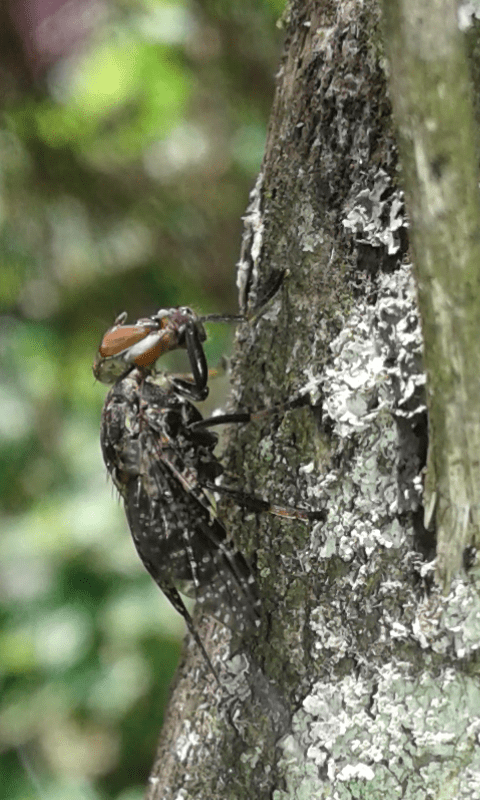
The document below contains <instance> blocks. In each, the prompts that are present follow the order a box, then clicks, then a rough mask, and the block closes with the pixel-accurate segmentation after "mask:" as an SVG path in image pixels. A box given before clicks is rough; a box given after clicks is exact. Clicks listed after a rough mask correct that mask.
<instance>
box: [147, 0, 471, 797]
mask: <svg viewBox="0 0 480 800" xmlns="http://www.w3.org/2000/svg"><path fill="white" fill-rule="evenodd" d="M289 14H290V16H289V19H288V21H287V35H286V43H285V53H284V57H283V60H282V63H281V66H280V70H279V73H278V81H277V93H276V98H275V102H274V107H273V110H272V117H271V125H270V130H269V136H268V142H267V148H266V154H265V159H264V163H263V167H262V171H261V174H260V176H259V179H258V181H257V185H256V187H255V189H254V191H253V193H252V197H251V202H250V206H249V210H248V212H247V215H246V219H245V238H244V247H243V251H242V256H241V262H240V284H241V289H242V296H243V298H244V299H245V303H246V305H247V307H249V308H251V307H252V306H253V307H255V306H256V304H257V303H258V302H259V299H260V298H261V296H262V292H263V290H264V287H265V286H266V285H267V286H268V283H269V277H270V276H271V275H272V274H278V271H281V270H285V269H287V270H288V274H287V275H286V276H285V279H284V281H283V284H282V286H281V288H280V290H279V292H278V293H277V295H275V297H274V298H273V299H271V300H270V301H269V303H268V304H267V306H266V308H265V310H264V313H263V314H261V315H259V316H258V317H256V318H255V319H254V320H253V321H252V322H250V323H249V324H245V325H243V326H242V327H241V328H240V329H239V331H238V335H237V342H236V352H235V363H234V371H233V388H232V396H231V405H232V407H242V408H243V407H245V406H247V407H257V408H258V407H261V406H265V405H267V406H269V405H275V404H279V403H282V402H285V401H286V400H288V399H291V398H293V397H295V396H298V395H299V394H303V395H304V396H308V398H309V399H310V405H309V406H308V407H306V408H302V409H297V410H295V411H289V412H287V413H285V414H283V415H278V416H277V417H275V416H272V417H265V418H262V419H261V420H259V422H258V423H255V424H249V425H245V426H242V427H239V428H237V429H233V428H232V429H231V430H230V432H229V441H228V446H227V450H226V453H225V457H224V460H225V462H226V464H227V466H228V469H229V471H230V472H231V473H233V474H235V475H237V476H239V480H240V481H241V485H242V487H243V488H244V489H245V490H247V491H252V492H255V493H256V494H261V495H263V496H265V497H268V498H269V499H272V500H274V501H275V502H278V503H281V502H282V501H283V502H285V503H288V504H291V505H305V506H308V507H310V508H324V509H325V511H326V519H325V521H324V522H319V523H316V524H314V525H313V524H312V525H305V524H304V523H301V522H298V521H286V520H279V519H276V518H267V517H266V516H265V517H263V518H260V517H257V518H256V517H252V516H251V515H248V514H246V512H244V511H243V512H242V511H241V510H236V509H231V508H227V507H225V509H224V511H225V518H226V519H228V525H229V529H230V530H231V531H232V534H233V536H234V537H235V540H236V542H237V543H238V544H239V545H240V546H241V548H242V549H243V551H244V552H245V554H246V555H248V556H250V557H251V558H252V559H254V561H255V564H256V573H257V576H258V582H259V586H260V591H261V596H262V606H263V619H262V625H261V628H260V630H259V631H250V632H249V634H248V636H246V637H245V638H244V639H243V640H242V641H240V640H239V639H238V638H235V637H234V639H233V641H229V636H230V634H229V633H227V632H226V631H225V630H224V629H222V628H221V626H219V625H215V624H214V623H213V622H211V621H203V623H202V626H201V628H200V633H201V635H202V636H203V638H204V640H205V641H206V642H207V647H208V649H209V652H210V653H211V656H212V659H213V660H214V662H215V664H216V666H217V668H218V670H219V672H220V674H221V676H222V680H223V683H224V690H223V692H222V691H220V690H218V689H217V687H216V686H215V685H214V683H213V681H212V680H211V678H210V677H209V676H208V675H206V673H205V669H204V665H203V664H202V662H201V660H200V657H199V655H198V653H196V651H195V650H194V649H193V647H192V645H191V643H190V645H189V650H188V652H187V655H186V659H185V661H184V663H183V665H182V668H181V670H180V672H179V676H178V680H177V684H176V687H175V690H174V692H173V695H172V699H171V704H170V710H169V715H168V718H167V721H166V724H165V728H164V730H163V732H162V740H161V743H160V747H159V752H158V757H157V761H156V764H155V766H154V771H153V773H152V778H151V785H150V789H149V793H148V797H149V800H160V798H161V799H162V800H170V798H172V799H173V798H182V800H193V799H194V798H195V800H202V798H205V800H207V798H208V800H217V799H218V800H220V798H221V799H222V800H225V798H238V799H240V798H242V800H245V798H256V799H257V798H259V799H260V800H263V799H264V798H265V800H267V798H269V799H271V798H274V800H287V799H289V798H297V799H298V800H300V798H308V800H311V799H312V798H315V800H319V799H320V798H327V797H328V798H332V797H333V798H341V799H342V800H343V798H358V797H362V798H368V799H369V800H373V799H375V800H377V799H378V800H380V799H381V798H389V800H392V798H396V797H398V798H400V797H401V798H404V799H405V798H408V799H409V800H419V798H423V797H425V798H426V797H432V798H440V797H441V798H456V799H458V798H462V800H463V798H471V799H472V800H473V799H474V798H478V797H479V796H480V747H479V745H478V735H479V733H480V684H479V681H478V678H477V674H476V673H477V666H476V651H477V648H478V646H479V644H480V602H479V599H478V596H477V592H476V589H475V584H474V580H473V577H472V576H471V575H470V576H469V577H468V578H467V577H466V576H463V577H457V578H455V580H454V581H453V583H452V587H451V591H450V594H449V595H448V596H447V597H445V596H443V594H442V593H441V591H440V589H439V588H438V587H437V585H436V584H435V582H434V579H433V575H434V569H435V566H434V560H433V559H434V554H435V550H434V539H433V537H432V535H431V534H430V533H429V532H428V531H426V530H425V528H424V527H423V522H422V520H423V508H422V491H423V487H422V484H423V469H424V466H425V462H426V450H427V415H426V405H425V376H424V373H423V367H422V339H421V333H420V324H419V316H418V312H417V306H416V293H415V287H414V283H413V277H412V269H411V265H410V261H409V250H408V236H407V222H406V219H405V211H404V206H403V194H402V190H401V188H400V187H399V185H398V169H397V150H396V144H395V139H394V131H393V126H392V116H391V110H390V103H389V99H388V96H387V89H386V78H385V74H384V63H385V62H384V58H383V50H382V40H381V30H380V19H379V6H378V4H377V2H374V0H367V1H366V2H364V3H360V2H354V0H334V1H332V2H329V1H328V0H322V2H320V0H309V1H308V2H300V0H297V2H294V3H293V5H292V7H291V8H290V12H289ZM229 648H230V649H229ZM232 652H233V653H235V655H233V656H232V655H231V653H232Z"/></svg>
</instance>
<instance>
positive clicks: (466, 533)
mask: <svg viewBox="0 0 480 800" xmlns="http://www.w3.org/2000/svg"><path fill="white" fill-rule="evenodd" d="M384 7H385V19H386V30H387V44H388V52H389V60H390V73H391V87H392V98H393V102H394V107H395V112H396V119H397V121H398V129H399V144H400V146H401V155H402V164H403V168H404V184H405V190H406V196H407V200H408V209H409V215H410V219H411V220H412V246H413V249H414V263H415V272H416V279H417V286H418V298H419V304H420V311H421V316H422V328H423V331H424V336H425V366H426V370H427V374H428V393H427V402H428V417H429V434H430V437H429V458H428V464H429V466H428V476H427V482H426V493H425V507H426V525H427V527H428V526H429V523H430V519H432V518H433V519H434V520H435V522H436V529H437V539H438V545H437V556H438V557H437V572H438V575H439V577H440V579H441V580H442V582H443V583H444V585H445V586H446V587H447V588H448V586H449V584H450V580H451V577H452V575H455V574H456V573H457V572H458V570H459V568H460V566H461V564H462V559H463V553H464V550H465V547H466V546H467V545H472V544H474V545H477V546H478V544H479V543H480V520H479V509H480V457H479V453H480V409H479V403H478V399H479V397H480V370H479V369H478V355H477V350H478V348H477V339H478V323H479V320H480V201H479V196H478V160H477V154H476V151H475V139H476V137H475V133H474V108H473V98H472V92H471V85H470V79H469V70H468V62H467V57H466V46H465V42H464V38H465V37H464V36H463V35H462V34H461V33H460V31H459V28H458V22H457V3H456V2H454V0H428V2H424V3H422V6H421V8H420V7H419V6H418V4H417V3H416V2H415V1H414V0H412V1H411V0H384Z"/></svg>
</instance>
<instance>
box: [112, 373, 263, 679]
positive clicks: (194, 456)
mask: <svg viewBox="0 0 480 800" xmlns="http://www.w3.org/2000/svg"><path fill="white" fill-rule="evenodd" d="M201 420H202V415H201V414H200V412H199V411H198V410H197V409H196V408H195V406H194V405H192V403H190V402H189V400H187V399H186V398H184V397H182V396H181V395H179V394H178V393H177V392H176V391H174V390H172V388H171V387H169V388H168V387H167V389H164V388H162V387H160V386H159V385H158V384H157V383H155V382H154V381H153V380H152V378H151V377H150V376H145V375H144V374H142V372H141V371H140V370H138V369H136V370H133V371H132V372H131V373H130V374H129V375H128V376H127V377H126V378H123V379H122V380H120V381H118V382H117V383H116V384H115V385H114V386H113V388H112V389H111V390H110V392H109V393H108V395H107V398H106V401H105V405H104V408H103V412H102V426H101V446H102V451H103V457H104V460H105V464H106V466H107V469H108V472H109V473H110V475H111V476H112V478H113V482H114V484H115V486H116V487H117V489H118V491H119V492H120V494H121V496H122V498H123V501H124V504H125V512H126V516H127V520H128V523H129V526H130V531H131V534H132V537H133V541H134V543H135V546H136V548H137V551H138V554H139V556H140V558H141V560H142V562H143V564H144V566H145V567H146V569H147V570H148V572H149V573H150V575H151V576H152V578H153V579H154V580H155V582H156V583H157V584H158V586H159V587H160V588H161V589H162V591H163V592H164V594H165V595H166V597H167V598H168V600H170V602H171V603H172V605H173V606H174V608H175V609H176V610H177V611H179V612H180V614H181V615H182V617H183V618H184V620H185V621H186V624H187V626H188V628H189V630H190V632H191V634H192V635H193V637H194V639H195V641H196V643H197V645H198V646H199V647H200V649H201V651H202V653H203V654H204V656H205V658H206V660H207V662H208V664H209V666H210V668H211V669H212V672H213V674H214V675H215V676H216V673H215V670H214V669H213V667H212V664H211V662H210V660H209V658H208V655H207V654H206V652H205V649H204V647H203V644H202V642H201V640H200V638H199V636H198V633H197V631H196V629H195V627H194V625H193V622H192V619H191V617H190V614H189V613H188V610H187V609H186V607H185V604H184V602H183V600H182V598H181V596H180V594H179V592H180V591H181V592H183V593H184V594H186V595H187V596H191V597H194V598H195V599H196V600H197V602H199V603H200V604H201V605H202V606H203V607H204V608H205V610H206V611H207V612H209V613H211V614H212V615H214V616H215V617H217V618H218V619H219V620H220V621H221V622H223V623H224V624H225V625H228V626H229V627H232V628H236V629H239V630H241V629H242V628H243V627H244V626H245V624H246V623H247V622H248V623H249V624H254V623H255V621H256V619H257V590H256V586H255V581H254V579H253V576H252V573H251V571H250V568H249V566H248V564H247V562H246V560H245V559H244V557H243V556H242V555H241V553H239V552H238V551H237V550H236V549H235V548H234V547H233V546H232V544H231V543H229V542H228V539H227V533H226V530H225V527H224V526H223V524H222V522H221V521H220V520H219V519H218V517H217V515H216V510H215V500H214V497H213V494H212V492H211V490H209V488H208V487H209V486H210V487H214V481H215V479H216V478H217V477H218V475H219V474H221V472H222V467H221V465H220V463H219V461H218V460H217V458H216V457H215V455H214V453H213V450H214V448H215V445H216V443H217V436H216V435H215V434H214V433H212V432H211V431H208V430H205V429H201V428H200V429H199V428H195V427H194V425H195V423H197V422H199V421H201Z"/></svg>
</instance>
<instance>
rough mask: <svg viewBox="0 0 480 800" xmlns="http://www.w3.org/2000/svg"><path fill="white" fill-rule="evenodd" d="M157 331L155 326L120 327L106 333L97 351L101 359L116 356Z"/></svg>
mask: <svg viewBox="0 0 480 800" xmlns="http://www.w3.org/2000/svg"><path fill="white" fill-rule="evenodd" d="M155 330H157V326H155V325H149V326H147V325H120V326H119V327H118V328H113V329H112V330H110V331H107V332H106V334H105V336H104V337H103V339H102V343H101V345H100V348H99V350H98V352H99V355H100V356H101V357H102V358H110V357H111V356H117V355H119V353H122V352H123V351H124V350H128V349H129V348H130V347H132V346H133V345H135V344H137V343H138V342H141V341H142V339H145V337H146V336H148V334H149V333H151V332H152V331H155Z"/></svg>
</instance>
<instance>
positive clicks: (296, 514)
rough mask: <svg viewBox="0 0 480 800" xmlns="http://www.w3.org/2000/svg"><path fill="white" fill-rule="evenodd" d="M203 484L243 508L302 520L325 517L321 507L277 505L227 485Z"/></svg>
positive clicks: (308, 520) (307, 520)
mask: <svg viewBox="0 0 480 800" xmlns="http://www.w3.org/2000/svg"><path fill="white" fill-rule="evenodd" d="M204 485H205V488H207V489H210V491H213V492H218V493H219V494H224V495H226V496H227V497H231V498H232V500H236V502H237V503H238V505H241V506H242V505H243V506H245V508H248V509H250V510H251V511H255V512H257V513H261V512H266V513H268V514H273V515H274V516H276V517H283V518H284V519H300V520H303V521H304V522H310V521H315V520H323V519H325V514H326V512H325V510H323V509H320V510H318V511H308V510H307V509H303V508H295V506H279V505H276V504H275V503H269V502H268V500H262V498H261V497H255V495H251V494H247V493H246V492H242V491H239V490H238V489H231V488H230V487H228V486H222V485H220V486H218V485H217V484H215V483H207V484H204Z"/></svg>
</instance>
